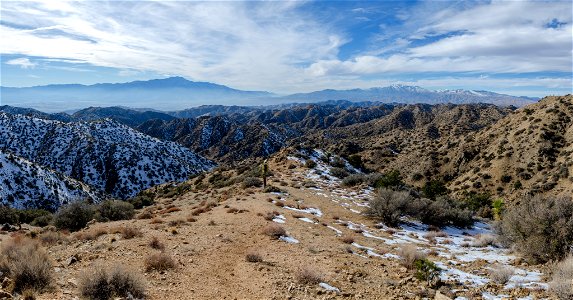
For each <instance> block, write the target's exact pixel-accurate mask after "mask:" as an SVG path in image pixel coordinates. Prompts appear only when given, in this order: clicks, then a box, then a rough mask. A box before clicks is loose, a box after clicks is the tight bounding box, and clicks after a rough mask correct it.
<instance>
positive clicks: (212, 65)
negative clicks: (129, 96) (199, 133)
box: [0, 0, 573, 97]
mask: <svg viewBox="0 0 573 300" xmlns="http://www.w3.org/2000/svg"><path fill="white" fill-rule="evenodd" d="M572 6H573V4H572V2H571V1H438V0H435V1H247V2H243V1H223V2H222V1H208V2H197V1H77V2H69V1H57V0H46V1H1V2H0V37H1V38H0V58H1V63H0V67H1V78H0V83H1V85H2V86H10V87H22V86H35V85H46V84H64V83H81V84H94V83H102V82H128V81H134V80H148V79H155V78H165V77H169V76H182V77H185V78H187V79H189V80H193V81H208V82H213V83H218V84H224V85H227V86H230V87H233V88H237V89H244V90H264V91H270V92H274V93H278V94H289V93H296V92H310V91H316V90H322V89H327V88H334V89H347V88H368V87H380V86H388V85H390V84H406V85H417V86H422V87H425V88H429V89H459V88H462V89H476V90H490V91H495V92H500V93H506V94H511V95H520V96H539V97H541V96H545V95H550V94H553V95H555V94H568V93H571V92H572V87H573V83H572V80H573V75H572V65H573V58H572V57H573V46H572V44H573V32H572V21H573V20H572V19H573V17H572V14H573V12H572V11H573V7H572Z"/></svg>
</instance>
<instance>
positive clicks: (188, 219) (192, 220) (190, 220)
mask: <svg viewBox="0 0 573 300" xmlns="http://www.w3.org/2000/svg"><path fill="white" fill-rule="evenodd" d="M187 222H191V223H193V222H197V219H195V218H194V217H192V216H188V217H187Z"/></svg>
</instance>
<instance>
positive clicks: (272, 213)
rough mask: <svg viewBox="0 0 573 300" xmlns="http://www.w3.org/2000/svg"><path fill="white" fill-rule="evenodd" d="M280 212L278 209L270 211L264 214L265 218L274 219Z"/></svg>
mask: <svg viewBox="0 0 573 300" xmlns="http://www.w3.org/2000/svg"><path fill="white" fill-rule="evenodd" d="M278 215H279V213H278V212H277V211H269V212H266V213H265V214H264V215H263V218H264V219H265V220H267V221H272V220H273V219H274V218H275V217H276V216H278Z"/></svg>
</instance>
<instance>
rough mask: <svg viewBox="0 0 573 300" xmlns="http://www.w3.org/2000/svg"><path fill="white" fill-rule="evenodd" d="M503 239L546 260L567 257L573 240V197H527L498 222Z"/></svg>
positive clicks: (530, 256)
mask: <svg viewBox="0 0 573 300" xmlns="http://www.w3.org/2000/svg"><path fill="white" fill-rule="evenodd" d="M496 227H497V228H496V229H497V231H498V234H499V235H500V240H501V242H502V243H504V244H506V245H508V246H510V245H513V246H514V247H515V248H516V249H517V250H518V251H520V252H521V253H523V255H524V257H525V258H527V259H529V260H531V261H533V262H535V263H543V262H547V261H550V260H555V259H560V258H563V257H565V255H566V254H567V253H569V251H570V247H571V245H572V244H573V201H572V200H571V198H568V197H560V198H552V197H549V198H543V197H541V196H539V195H538V196H535V197H532V198H528V199H523V200H522V201H521V202H520V203H519V204H518V205H514V206H510V207H508V208H507V209H506V211H505V213H504V215H503V216H502V219H501V221H500V222H499V223H498V225H497V226H496Z"/></svg>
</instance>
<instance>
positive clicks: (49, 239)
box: [38, 231, 67, 245]
mask: <svg viewBox="0 0 573 300" xmlns="http://www.w3.org/2000/svg"><path fill="white" fill-rule="evenodd" d="M38 239H39V240H40V242H42V244H44V245H54V244H58V243H61V242H63V241H65V240H66V239H67V238H66V236H65V235H64V234H62V233H61V232H59V231H46V232H43V233H41V234H40V235H39V236H38Z"/></svg>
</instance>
